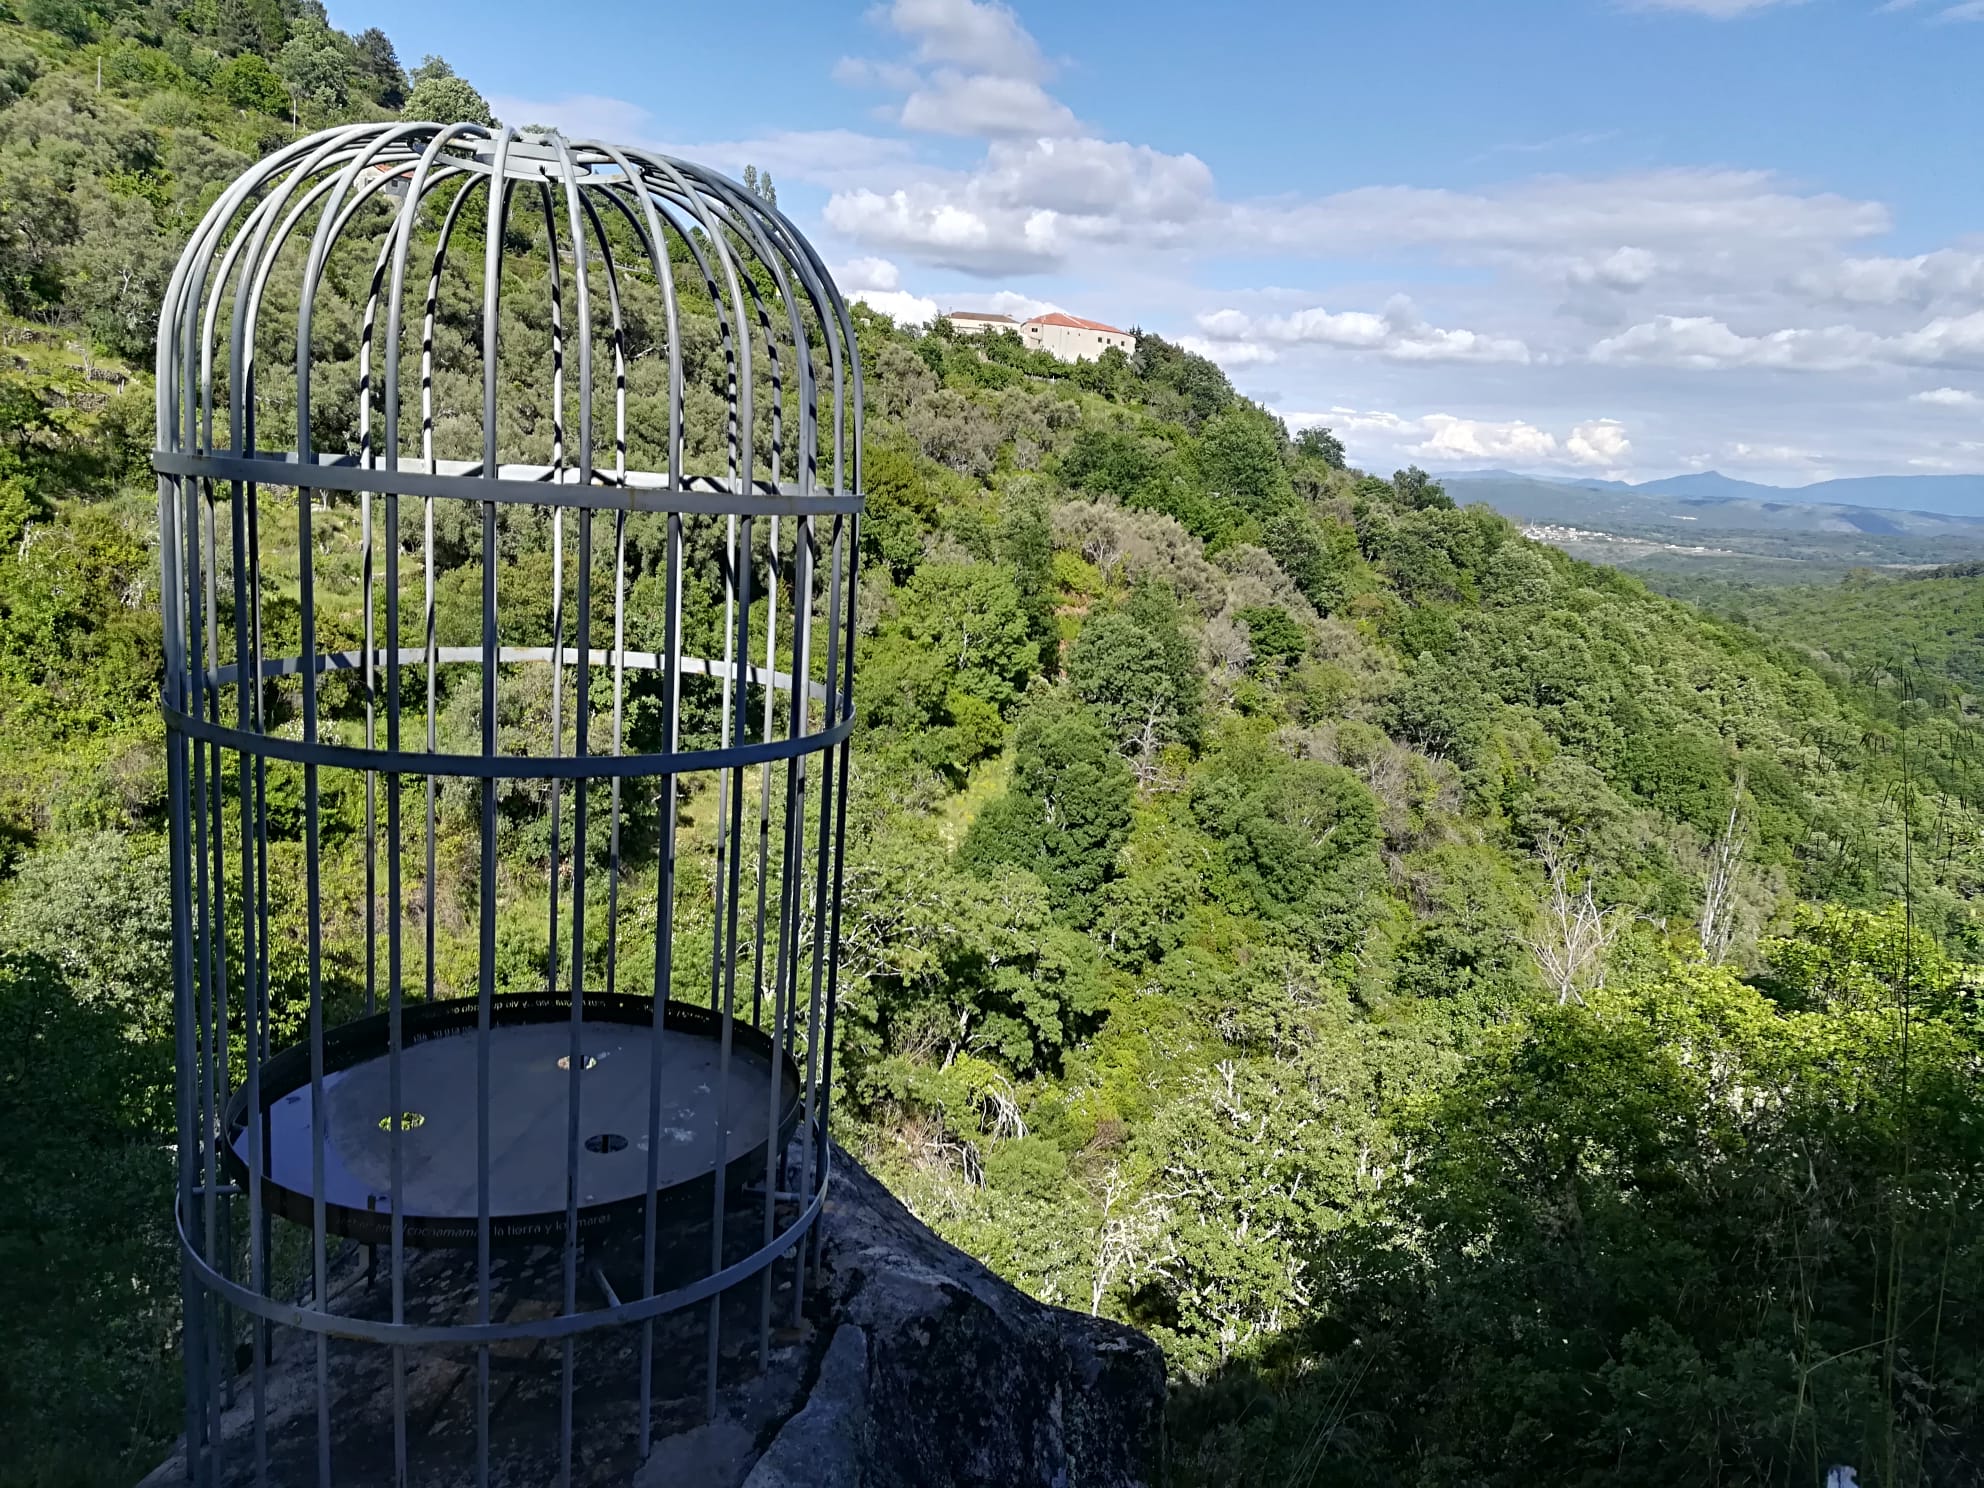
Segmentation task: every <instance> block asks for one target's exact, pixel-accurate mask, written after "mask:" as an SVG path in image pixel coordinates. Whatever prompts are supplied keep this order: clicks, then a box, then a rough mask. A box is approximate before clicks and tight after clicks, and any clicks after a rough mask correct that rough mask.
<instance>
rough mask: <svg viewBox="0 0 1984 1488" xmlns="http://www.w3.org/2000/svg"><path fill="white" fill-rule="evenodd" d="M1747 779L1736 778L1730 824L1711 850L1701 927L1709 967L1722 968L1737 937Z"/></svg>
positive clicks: (1739, 774)
mask: <svg viewBox="0 0 1984 1488" xmlns="http://www.w3.org/2000/svg"><path fill="white" fill-rule="evenodd" d="M1742 807H1743V775H1742V772H1741V771H1738V772H1737V775H1736V794H1735V796H1734V797H1733V798H1732V799H1731V800H1730V802H1729V820H1728V821H1726V822H1724V823H1723V824H1722V831H1721V832H1720V833H1719V834H1717V836H1716V839H1715V841H1713V842H1711V843H1710V844H1709V846H1708V852H1707V854H1706V855H1705V863H1704V875H1703V882H1702V918H1701V925H1700V927H1699V931H1700V936H1701V943H1702V954H1703V955H1705V956H1707V957H1708V959H1709V963H1710V964H1711V965H1713V966H1720V965H1721V964H1722V963H1723V961H1724V960H1726V959H1727V958H1728V955H1729V944H1730V942H1731V941H1732V940H1734V939H1735V937H1736V870H1737V869H1738V868H1739V867H1741V866H1742V862H1743V852H1744V849H1745V848H1747V847H1748V846H1749V833H1748V832H1746V831H1745V830H1744V829H1743V823H1742V819H1741V814H1740V813H1741V811H1742Z"/></svg>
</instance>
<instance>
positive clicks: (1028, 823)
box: [959, 693, 1132, 923]
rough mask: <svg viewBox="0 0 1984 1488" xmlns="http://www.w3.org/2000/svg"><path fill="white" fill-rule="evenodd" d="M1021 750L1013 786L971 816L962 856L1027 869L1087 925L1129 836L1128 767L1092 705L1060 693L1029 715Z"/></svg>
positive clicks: (1018, 741)
mask: <svg viewBox="0 0 1984 1488" xmlns="http://www.w3.org/2000/svg"><path fill="white" fill-rule="evenodd" d="M1013 755H1014V763H1013V783H1012V786H1011V788H1010V789H1009V790H1008V791H1007V792H1006V794H1005V795H1004V796H1002V797H1001V798H1000V799H998V800H997V801H994V802H993V803H992V804H991V805H989V806H987V807H986V808H985V810H984V811H983V812H982V813H981V814H980V815H979V817H978V819H977V820H976V821H974V822H973V823H972V825H971V831H970V833H969V834H968V835H967V836H966V837H965V840H964V845H963V847H962V848H961V849H960V851H959V858H960V861H961V862H963V863H964V864H965V866H967V867H969V868H972V869H974V870H978V871H988V870H991V869H993V868H996V867H997V866H998V865H1000V864H1010V865H1012V866H1015V867H1020V868H1026V869H1029V870H1031V871H1032V872H1033V873H1034V875H1035V876H1036V877H1038V878H1039V879H1040V881H1041V882H1042V883H1044V884H1045V885H1046V886H1047V890H1048V893H1049V895H1050V897H1051V899H1052V902H1053V904H1054V907H1055V909H1056V911H1057V912H1059V913H1060V914H1061V915H1063V916H1064V917H1066V918H1068V919H1071V920H1073V921H1074V922H1076V923H1085V922H1086V921H1087V919H1088V918H1089V916H1090V915H1091V914H1092V913H1093V908H1094V903H1095V896H1096V894H1097V893H1098V892H1099V891H1100V890H1101V888H1102V886H1103V885H1104V884H1105V883H1107V882H1108V881H1109V880H1110V879H1111V878H1113V877H1114V876H1115V874H1116V854H1117V851H1118V849H1119V848H1120V847H1121V846H1122V843H1123V840H1124V838H1125V837H1126V836H1127V835H1128V833H1129V828H1130V796H1131V791H1132V787H1131V781H1130V772H1129V768H1128V767H1127V766H1126V765H1124V763H1123V761H1122V759H1121V758H1120V757H1119V756H1118V755H1117V754H1116V752H1115V751H1114V750H1113V749H1111V748H1110V746H1109V742H1108V739H1107V737H1106V736H1105V734H1104V732H1103V730H1102V728H1101V727H1100V726H1099V721H1098V719H1097V718H1096V716H1095V714H1094V713H1093V712H1091V711H1090V710H1089V709H1088V708H1086V707H1083V706H1082V705H1080V704H1079V703H1075V702H1073V701H1072V700H1070V699H1068V698H1065V697H1063V696H1061V695H1059V694H1053V693H1050V694H1047V695H1045V696H1043V697H1042V698H1041V699H1040V700H1039V701H1037V702H1035V703H1034V704H1032V705H1031V706H1029V707H1028V709H1027V710H1026V711H1025V712H1024V713H1023V714H1022V715H1021V717H1020V721H1019V727H1018V728H1017V729H1016V730H1015V731H1014V736H1013Z"/></svg>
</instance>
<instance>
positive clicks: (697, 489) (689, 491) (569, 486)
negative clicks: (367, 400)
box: [152, 450, 863, 517]
mask: <svg viewBox="0 0 1984 1488" xmlns="http://www.w3.org/2000/svg"><path fill="white" fill-rule="evenodd" d="M152 468H153V469H154V470H156V471H157V472H158V473H159V474H160V475H164V476H197V477H200V478H203V479H206V480H212V481H221V482H234V481H240V482H242V483H243V484H253V485H263V486H278V487H283V488H287V489H301V490H306V491H348V492H351V493H352V494H354V495H359V494H371V495H374V496H432V497H437V498H440V499H444V500H453V501H501V502H509V503H512V504H521V505H525V506H546V507H551V506H562V507H572V508H585V509H588V510H591V511H608V512H615V511H627V512H657V513H671V512H672V513H676V514H679V515H683V516H754V517H765V516H771V517H807V516H820V515H827V516H832V515H834V514H836V513H846V512H859V511H860V510H861V509H862V506H863V497H862V496H861V495H860V494H859V493H857V492H852V491H845V492H838V493H836V492H833V491H802V490H801V489H800V488H799V487H798V486H794V485H790V484H787V483H783V482H781V483H780V485H779V486H778V487H777V488H776V489H768V488H767V483H766V482H763V481H756V482H753V483H752V489H751V490H749V491H732V490H725V489H722V487H723V486H726V485H728V484H729V483H728V482H718V481H716V480H710V481H708V482H704V481H701V480H698V479H695V478H690V479H687V480H684V481H681V482H672V481H666V480H665V478H664V483H662V484H657V485H653V486H644V485H634V484H632V483H631V482H630V483H629V484H627V485H609V484H596V485H595V484H588V485H578V484H576V483H568V482H565V481H557V480H551V479H536V478H528V477H517V476H505V475H500V474H499V475H495V476H487V477H485V476H481V475H475V476H472V477H471V482H470V483H466V484H465V482H464V480H463V477H462V476H459V475H447V474H439V473H435V472H430V471H426V470H408V469H405V468H401V469H397V470H388V469H384V468H381V467H377V466H373V467H367V466H364V465H356V464H346V463H343V462H338V463H328V462H320V461H314V460H313V461H311V462H310V463H309V464H304V463H301V462H299V461H297V460H293V459H285V458H281V457H276V456H260V455H202V454H195V453H192V452H190V451H186V450H154V451H153V452H152Z"/></svg>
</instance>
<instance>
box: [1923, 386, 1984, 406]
mask: <svg viewBox="0 0 1984 1488" xmlns="http://www.w3.org/2000/svg"><path fill="white" fill-rule="evenodd" d="M1908 401H1909V402H1911V403H1927V404H1928V405H1929V406H1930V407H1931V408H1984V398H1980V397H1978V395H1977V394H1975V393H1973V392H1970V391H1969V390H1968V389H1966V388H1953V387H1939V388H1929V389H1928V390H1926V391H1924V392H1920V393H1911V394H1909V398H1908Z"/></svg>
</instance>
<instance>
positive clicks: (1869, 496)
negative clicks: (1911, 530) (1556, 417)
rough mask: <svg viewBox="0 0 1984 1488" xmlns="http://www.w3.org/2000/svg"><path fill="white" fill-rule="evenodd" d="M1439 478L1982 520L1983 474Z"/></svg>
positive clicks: (1498, 473) (1487, 474) (1482, 473)
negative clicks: (1791, 479)
mask: <svg viewBox="0 0 1984 1488" xmlns="http://www.w3.org/2000/svg"><path fill="white" fill-rule="evenodd" d="M1439 479H1440V480H1441V481H1443V482H1448V483H1460V484H1466V483H1468V482H1473V481H1496V482H1507V481H1535V482H1539V483H1541V484H1544V485H1550V486H1560V487H1566V486H1567V487H1572V488H1576V489H1581V490H1589V491H1605V492H1615V493H1616V492H1624V493H1627V494H1630V495H1637V496H1648V497H1670V498H1671V497H1680V498H1683V499H1686V500H1692V501H1756V502H1764V503H1767V504H1771V505H1775V504H1778V503H1784V504H1792V505H1799V506H1843V507H1861V508H1867V509H1872V510H1876V511H1899V512H1921V513H1924V514H1931V515H1936V516H1950V517H1962V518H1965V519H1967V520H1972V521H1984V474H1980V475H1857V476H1844V477H1840V478H1838V479H1834V480H1823V481H1814V482H1812V483H1811V484H1810V485H1804V486H1771V485H1765V484H1763V483H1762V482H1760V481H1746V480H1738V479H1737V478H1735V477H1734V476H1728V475H1724V474H1723V473H1722V472H1721V471H1719V470H1703V471H1696V472H1690V473H1688V474H1684V475H1669V476H1664V477H1662V478H1661V479H1659V480H1650V481H1637V482H1635V481H1618V480H1604V479H1600V478H1598V477H1596V476H1576V475H1535V474H1529V473H1526V472H1522V471H1514V470H1462V471H1454V472H1451V473H1447V474H1443V475H1441V476H1440V477H1439Z"/></svg>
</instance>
